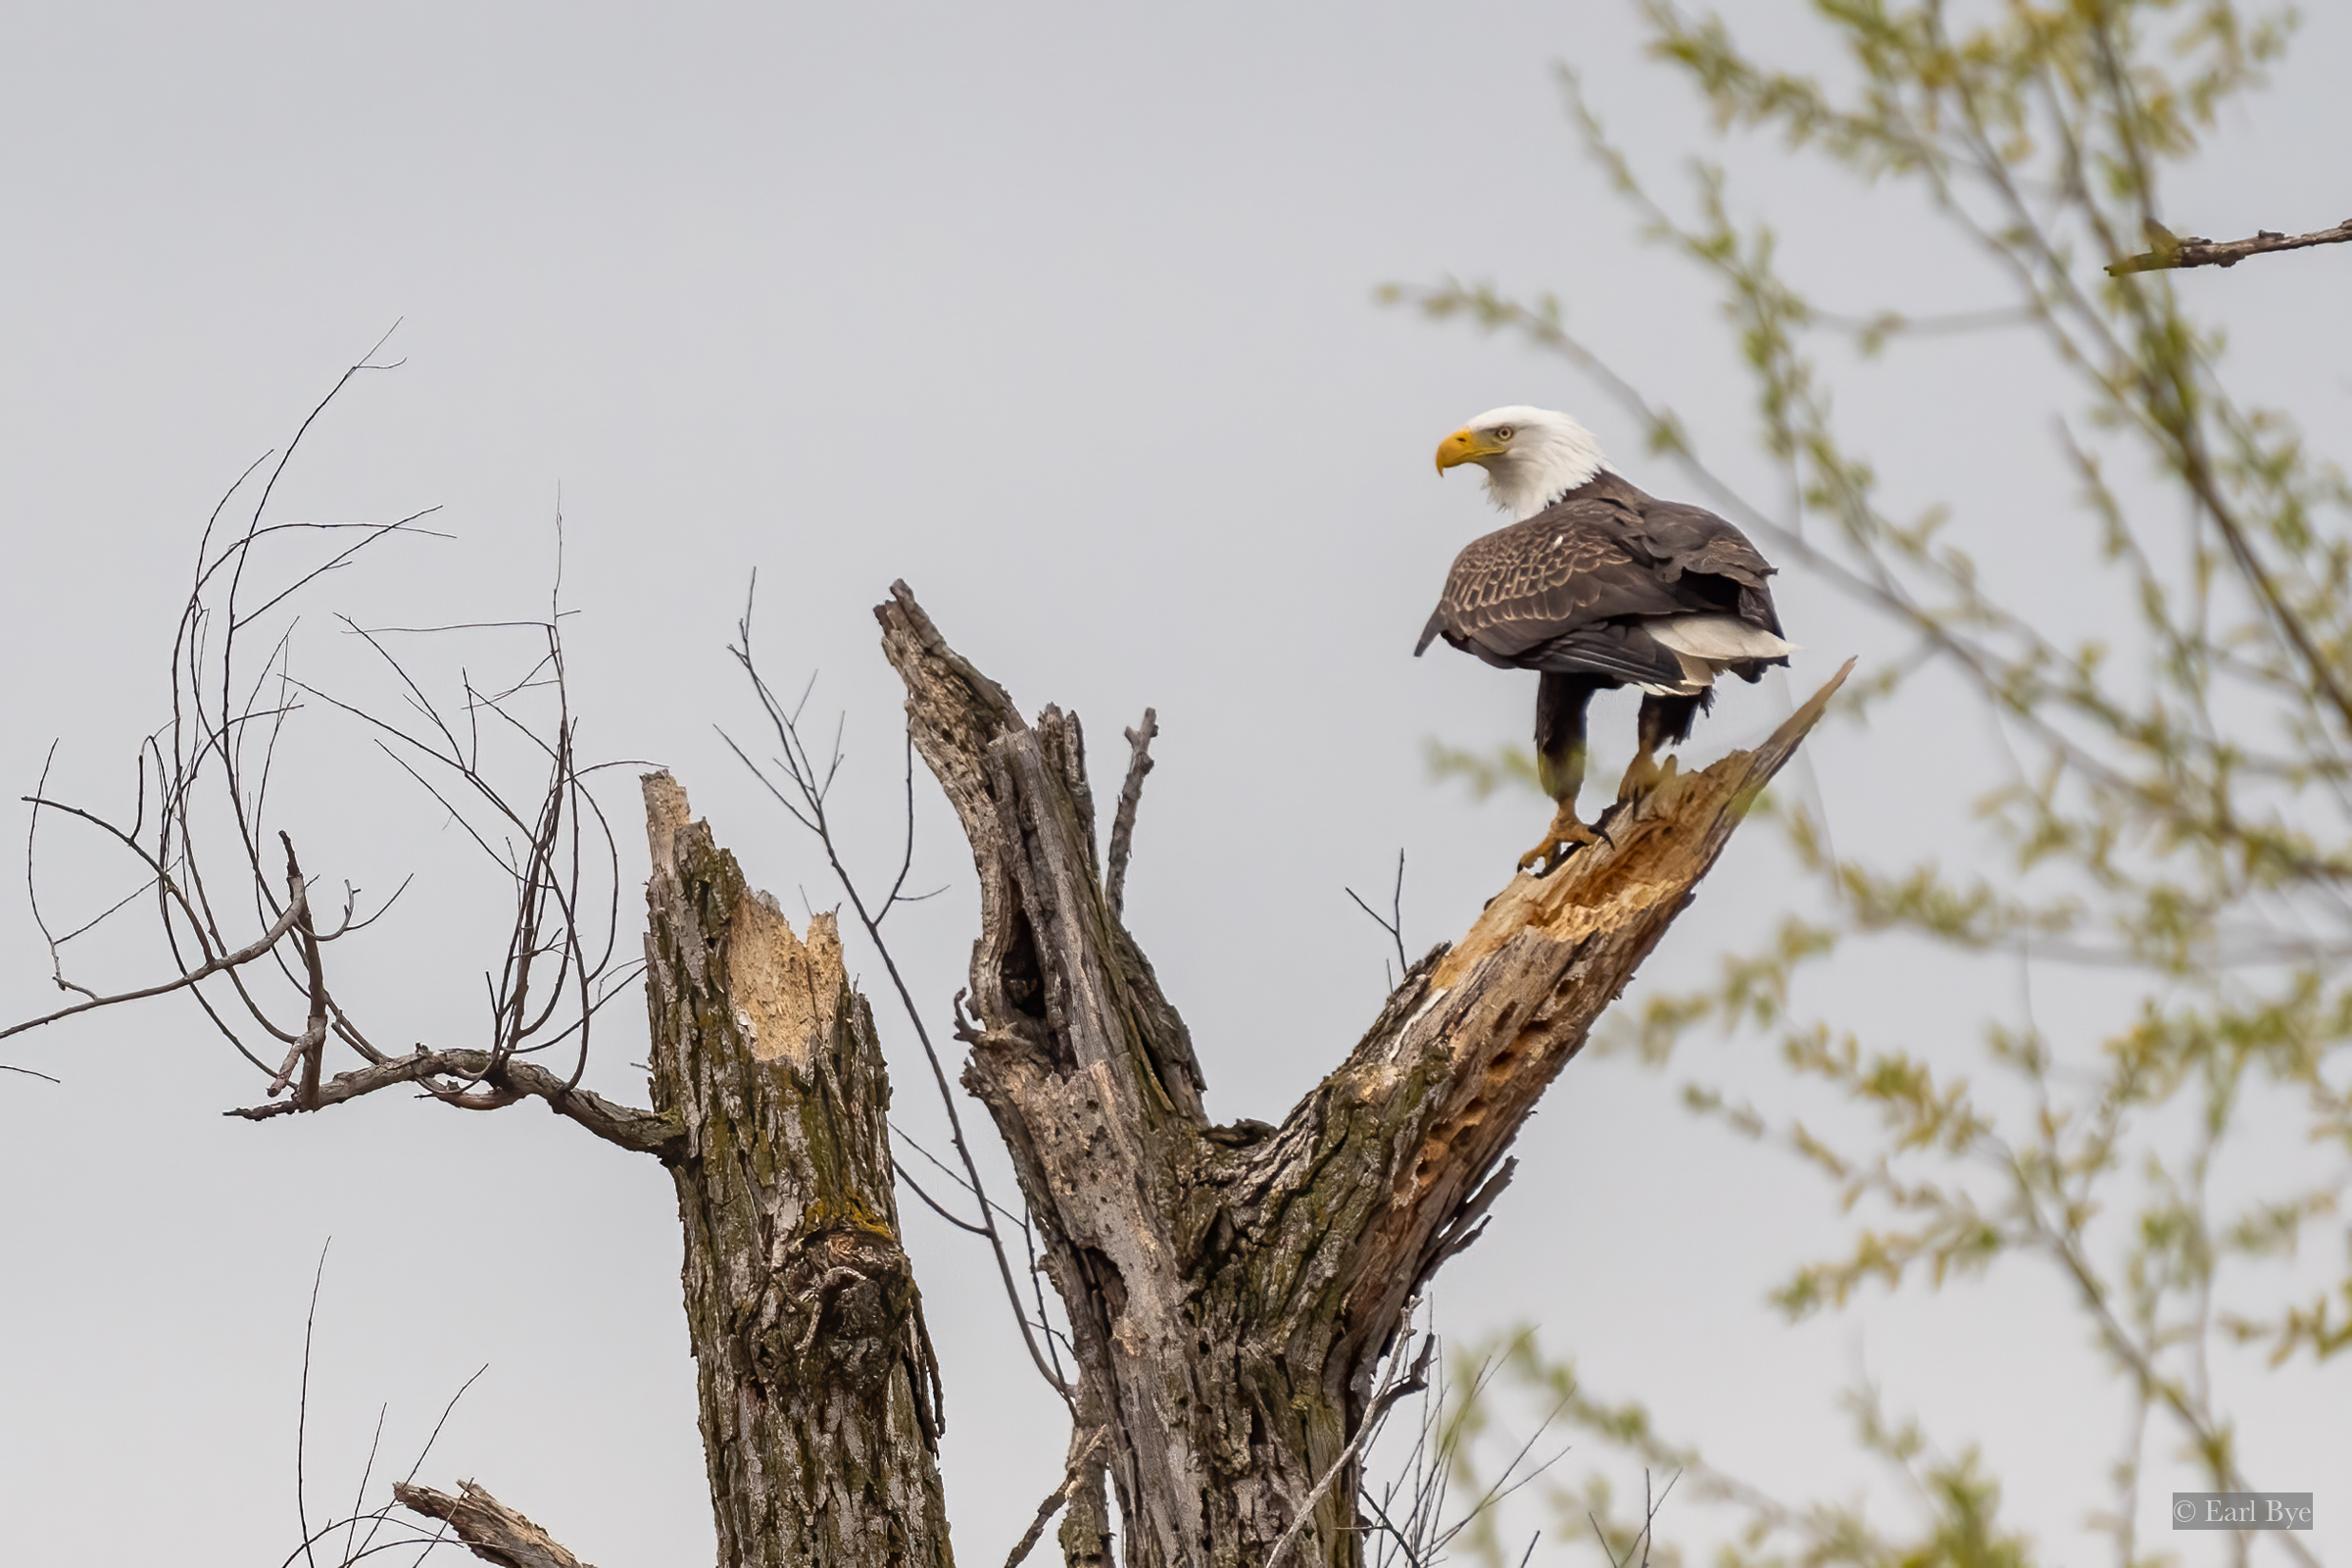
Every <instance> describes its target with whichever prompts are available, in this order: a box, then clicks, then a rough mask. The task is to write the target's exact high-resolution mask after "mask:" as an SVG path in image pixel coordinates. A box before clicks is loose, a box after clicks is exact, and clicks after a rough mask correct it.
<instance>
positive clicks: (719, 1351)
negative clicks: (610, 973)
mask: <svg viewBox="0 0 2352 1568" xmlns="http://www.w3.org/2000/svg"><path fill="white" fill-rule="evenodd" d="M645 806H646V831H647V836H648V838H649V839H650V840H651V843H652V847H653V876H652V879H651V880H650V881H649V882H648V883H647V884H646V905H647V914H648V926H647V932H646V943H645V952H646V1005H647V1009H648V1011H649V1012H650V1014H651V1018H652V1025H653V1069H654V1106H655V1109H656V1110H657V1111H658V1112H660V1113H662V1114H664V1115H668V1116H673V1117H675V1118H677V1120H678V1121H679V1123H680V1125H681V1126H682V1127H683V1129H684V1131H683V1136H682V1140H681V1144H680V1146H678V1147H675V1148H673V1149H672V1150H670V1151H669V1152H665V1155H664V1159H663V1162H664V1163H665V1164H667V1165H668V1166H669V1170H670V1175H671V1177H672V1179H673V1180H674V1182H675V1183H676V1186H677V1193H678V1216H679V1219H680V1220H681V1221H682V1223H683V1225H684V1228H685V1232H686V1266H685V1288H686V1321H687V1329H688V1333H689V1336H690V1338H691V1342H692V1345H693V1348H694V1356H695V1367H696V1387H697V1392H698V1394H699V1396H700V1400H701V1407H702V1430H703V1452H704V1456H705V1460H706V1463H707V1465H708V1467H709V1470H710V1479H711V1507H712V1512H713V1513H714V1515H715V1516H716V1519H717V1525H718V1560H719V1562H720V1564H722V1565H723V1568H787V1565H790V1568H809V1565H811V1564H814V1565H818V1568H824V1565H838V1568H953V1565H954V1558H953V1556H952V1555H951V1553H950V1550H949V1544H948V1521H947V1512H946V1506H945V1503H944V1500H943V1498H942V1495H941V1492H940V1483H939V1466H938V1457H937V1448H938V1437H939V1430H940V1423H941V1408H940V1396H939V1380H938V1368H937V1365H936V1362H935V1361H934V1359H933V1356H932V1350H931V1341H930V1335H929V1333H928V1332H927V1330H926V1329H925V1328H924V1325H923V1313H922V1300H921V1298H920V1296H919V1295H918V1294H917V1292H916V1290H915V1285H914V1274H913V1271H912V1269H911V1267H910V1266H909V1264H908V1262H907V1253H906V1251H905V1250H903V1249H902V1248H901V1246H900V1243H899V1216H898V1205H897V1201H896V1198H895V1196H894V1187H893V1175H892V1169H891V1156H890V1134H889V1127H888V1124H887V1122H886V1120H885V1117H886V1115H887V1113H888V1110H889V1105H890V1081H889V1078H888V1075H887V1073H886V1071H885V1069H884V1067H883V1061H882V1052H881V1047H880V1043H879V1041H878V1040H877V1038H876V1036H875V1033H874V1021H873V1017H872V1015H871V1013H870V1012H869V1011H868V1009H867V1007H866V1004H865V999H864V998H862V997H860V996H858V993H857V992H856V990H854V989H853V988H852V987H851V985H850V982H849V979H848V976H847V975H846V974H845V973H844V971H843V968H842V960H841V939H840V937H839V935H838V934H837V933H836V931H835V930H834V926H833V919H832V916H830V915H823V914H820V915H818V916H816V917H815V918H814V919H813V920H811V921H810V922H809V934H808V940H807V941H806V942H805V943H804V942H803V941H801V940H800V939H799V938H798V937H796V936H795V935H794V934H793V931H792V927H791V926H790V925H789V924H788V923H786V921H785V919H784V917H783V915H782V913H781V912H780V911H779V910H778V909H777V908H776V906H775V902H774V901H773V900H772V899H770V898H768V897H767V896H766V895H765V894H761V893H756V892H754V891H753V890H752V889H751V888H749V887H748V886H746V885H745V883H744V879H743V873H742V870H741V869H740V868H739V867H738V866H737V865H736V863H735V858H734V857H733V856H732V855H729V854H728V853H726V852H725V851H723V850H721V849H719V848H718V847H717V846H716V845H715V844H714V843H713V842H712V840H711V828H710V825H709V824H708V823H705V822H691V823H690V822H689V821H688V819H687V807H686V793H685V791H684V790H682V789H680V788H679V787H678V785H677V783H676V781H675V780H673V779H671V778H670V776H669V775H668V774H666V773H655V774H651V775H649V776H648V777H647V778H646V780H645Z"/></svg>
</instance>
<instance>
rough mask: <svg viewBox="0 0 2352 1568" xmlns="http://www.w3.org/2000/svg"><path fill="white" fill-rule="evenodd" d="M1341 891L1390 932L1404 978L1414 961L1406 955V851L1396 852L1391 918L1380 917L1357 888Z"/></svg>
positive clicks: (1374, 921)
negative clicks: (1394, 886)
mask: <svg viewBox="0 0 2352 1568" xmlns="http://www.w3.org/2000/svg"><path fill="white" fill-rule="evenodd" d="M1341 891H1342V892H1343V893H1346V894H1347V895H1348V898H1350V899H1354V900H1355V907H1357V908H1359V909H1361V910H1363V911H1364V912H1365V913H1366V914H1369V915H1371V916H1372V923H1373V924H1374V925H1377V926H1379V927H1380V928H1381V929H1382V930H1383V931H1386V932H1387V933H1388V934H1389V940H1390V941H1392V942H1394V943H1396V944H1397V978H1398V979H1402V978H1403V977H1404V975H1405V973H1406V972H1407V971H1408V970H1410V969H1411V968H1412V966H1413V965H1412V961H1411V960H1410V959H1408V958H1406V957H1405V956H1404V851H1402V850H1398V851H1397V886H1396V888H1395V889H1394V890H1393V891H1392V892H1391V893H1390V895H1389V918H1387V919H1386V920H1383V919H1382V918H1381V917H1380V915H1379V913H1378V912H1377V911H1376V910H1374V908H1373V907H1372V906H1370V905H1369V904H1366V903H1365V902H1364V901H1363V900H1362V899H1360V898H1357V897H1356V892H1355V889H1353V888H1343V889H1341Z"/></svg>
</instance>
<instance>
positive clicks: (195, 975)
mask: <svg viewBox="0 0 2352 1568" xmlns="http://www.w3.org/2000/svg"><path fill="white" fill-rule="evenodd" d="M309 908H310V901H309V900H308V899H307V898H305V897H303V896H302V895H301V893H300V892H299V891H298V892H297V893H296V896H295V899H294V903H293V905H292V907H289V908H288V909H287V910H286V912H285V913H284V914H281V915H279V916H278V918H277V923H276V924H275V925H273V926H271V927H270V929H269V930H267V931H265V932H263V933H262V934H261V935H260V936H258V937H256V938H255V939H254V940H253V941H251V942H249V943H247V944H246V945H245V946H244V947H241V948H239V949H237V951H236V952H234V953H224V954H221V956H219V957H217V958H212V959H208V960H207V961H206V962H204V963H201V964H199V965H197V966H196V967H195V968H193V969H190V970H189V971H188V972H187V973H185V974H183V975H181V976H180V977H179V978H178V979H176V980H167V981H165V982H164V983H163V984H161V985H154V986H145V987H142V988H141V989H139V990H137V991H124V992H123V993H121V994H119V995H117V996H112V997H93V998H91V999H90V1000H89V1001H87V1002H77V1003H75V1004H74V1005H73V1006H71V1007H61V1008H59V1009H58V1010H57V1011H55V1012H52V1013H48V1014H45V1015H44V1016H42V1017H38V1018H28V1019H26V1020H25V1022H23V1023H13V1024H10V1025H9V1026H8V1027H7V1028H5V1029H0V1040H6V1039H7V1038H8V1037H9V1036H10V1035H21V1034H23V1033H24V1032H25V1030H27V1029H38V1028H39V1027H41V1025H43V1024H46V1023H55V1022H57V1021H58V1020H59V1019H61V1018H71V1017H73V1015H74V1014H75V1013H77V1012H88V1011H89V1010H90V1009H91V1008H93V1007H112V1006H115V1005H119V1004H121V1003H124V1002H143V1001H145V1000H146V999H147V998H149V997H161V996H166V995H168V994H170V993H171V992H173V991H180V990H184V989H186V988H187V987H189V986H192V985H194V984H196V982H198V981H199V980H209V979H211V978H212V977H213V976H214V975H217V974H221V973H222V972H224V971H226V970H230V969H234V968H236V967H237V966H239V965H240V964H247V963H251V962H252V961H253V960H254V959H256V958H258V957H260V956H262V955H263V954H265V953H268V952H269V951H270V949H271V948H274V947H276V946H277V944H278V942H279V941H280V940H281V939H283V938H284V936H285V934H286V933H287V932H288V931H291V930H292V929H293V928H294V923H295V922H296V921H297V920H300V919H301V918H302V917H303V915H304V913H305V912H306V911H307V910H308V909H309Z"/></svg>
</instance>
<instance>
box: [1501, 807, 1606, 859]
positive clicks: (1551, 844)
mask: <svg viewBox="0 0 2352 1568" xmlns="http://www.w3.org/2000/svg"><path fill="white" fill-rule="evenodd" d="M1602 843H1607V844H1612V845H1613V844H1614V843H1615V841H1614V840H1612V839H1611V838H1610V837H1609V836H1608V835H1607V834H1606V833H1603V832H1600V831H1599V830H1598V829H1596V828H1590V827H1587V826H1586V825H1585V824H1584V823H1582V822H1579V821H1578V820H1577V819H1576V808H1575V807H1574V806H1571V805H1569V804H1568V803H1566V802H1562V803H1561V805H1560V809H1559V813H1558V814H1557V815H1555V816H1554V817H1553V818H1552V819H1551V830H1550V831H1549V832H1547V833H1545V834H1544V842H1543V843H1541V844H1539V845H1537V846H1536V847H1535V848H1534V849H1532V850H1530V851H1528V852H1527V853H1526V854H1525V855H1522V856H1521V857H1519V869H1520V870H1522V871H1534V872H1535V873H1536V875H1538V876H1549V875H1551V873H1552V872H1554V871H1556V870H1558V869H1559V868H1560V862H1561V861H1563V860H1565V859H1567V858H1568V855H1569V852H1570V851H1571V850H1574V849H1576V848H1577V847H1578V846H1580V845H1585V844H1602ZM1539 867H1540V869H1539Z"/></svg>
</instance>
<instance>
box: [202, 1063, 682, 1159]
mask: <svg viewBox="0 0 2352 1568" xmlns="http://www.w3.org/2000/svg"><path fill="white" fill-rule="evenodd" d="M439 1078H454V1079H458V1080H461V1081H463V1082H466V1083H483V1082H488V1083H489V1084H490V1085H491V1089H492V1091H493V1092H492V1093H491V1094H490V1095H488V1096H483V1097H470V1096H465V1095H461V1094H459V1093H458V1092H457V1091H455V1090H452V1089H449V1088H447V1087H444V1086H442V1085H439V1084H436V1083H435V1082H434V1081H433V1080H435V1079H439ZM400 1084H417V1085H419V1086H420V1087H422V1088H424V1089H425V1090H426V1091H427V1092H428V1093H430V1094H431V1095H432V1096H433V1097H434V1098H435V1099H437V1100H444V1101H447V1102H449V1103H452V1104H456V1105H458V1106H460V1107H461V1108H463V1109H467V1110H489V1109H495V1108H497V1106H498V1105H507V1104H512V1103H515V1101H516V1100H518V1099H524V1098H529V1099H536V1100H544V1101H546V1102H547V1105H548V1108H549V1109H550V1110H552V1111H554V1112H555V1113H556V1114H557V1115H559V1116H564V1117H566V1118H568V1119H570V1120H572V1121H575V1122H578V1123H579V1124H580V1125H581V1126H582V1127H585V1128H587V1129H588V1131H590V1132H592V1133H594V1134H596V1136H597V1137H599V1138H602V1139H603V1140H604V1141H605V1142H607V1143H609V1144H613V1145H617V1146H618V1147H620V1148H622V1149H626V1150H630V1151H632V1152H637V1153H641V1154H652V1155H654V1156H655V1157H656V1158H658V1159H661V1160H662V1161H664V1162H667V1161H669V1160H672V1159H675V1158H677V1157H678V1156H679V1154H680V1152H682V1148H683V1146H682V1140H683V1138H684V1137H685V1133H684V1130H683V1128H682V1127H681V1125H680V1124H679V1122H678V1120H677V1118H675V1117H674V1116H667V1115H663V1114H662V1113H661V1112H659V1111H651V1110H640V1109H639V1108H637V1107H636V1106H634V1105H621V1104H615V1103H613V1102H612V1101H610V1100H607V1099H606V1098H605V1097H604V1096H602V1095H599V1094H595V1093H593V1092H592V1091H589V1090H586V1089H567V1088H565V1086H564V1080H563V1079H562V1078H561V1077H559V1076H557V1075H556V1074H555V1073H552V1072H549V1071H548V1070H547V1069H546V1068H545V1067H541V1066H538V1065H537V1064H535V1063H532V1062H527V1061H509V1062H507V1063H506V1064H505V1065H504V1066H501V1067H499V1068H497V1069H496V1071H495V1073H494V1072H493V1070H492V1067H491V1059H490V1053H489V1052H487V1051H426V1050H424V1049H422V1048H421V1047H419V1048H418V1049H417V1051H415V1052H413V1053H411V1054H408V1055H406V1056H395V1057H393V1058H391V1059H390V1060H388V1061H384V1062H381V1063H378V1064H374V1065H370V1066H367V1067H361V1068H358V1069H356V1070H354V1071H351V1072H339V1073H337V1074H335V1075H334V1076H333V1077H332V1078H329V1079H328V1080H326V1082H325V1083H323V1084H321V1085H319V1091H318V1096H317V1101H316V1103H314V1104H310V1105H304V1104H301V1103H297V1102H295V1101H292V1100H272V1101H270V1102H269V1103H266V1104H260V1105H245V1106H240V1107H238V1108H236V1109H233V1110H225V1111H222V1112H221V1114H222V1115H224V1116H238V1117H242V1118H243V1119H245V1120H246V1121H267V1120H269V1119H270V1117H272V1116H284V1115H290V1114H292V1113H293V1112H295V1111H301V1110H320V1109H324V1108H325V1107H326V1106H328V1105H339V1104H341V1103H343V1102H345V1101H347V1100H357V1099H359V1098H360V1097H361V1096H363V1095H371V1094H374V1093H375V1092H376V1091H377V1090H379V1089H390V1088H394V1087H396V1086H398V1085H400ZM501 1097H503V1098H501ZM491 1101H496V1102H497V1104H496V1105H494V1104H492V1103H490V1102H491Z"/></svg>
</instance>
